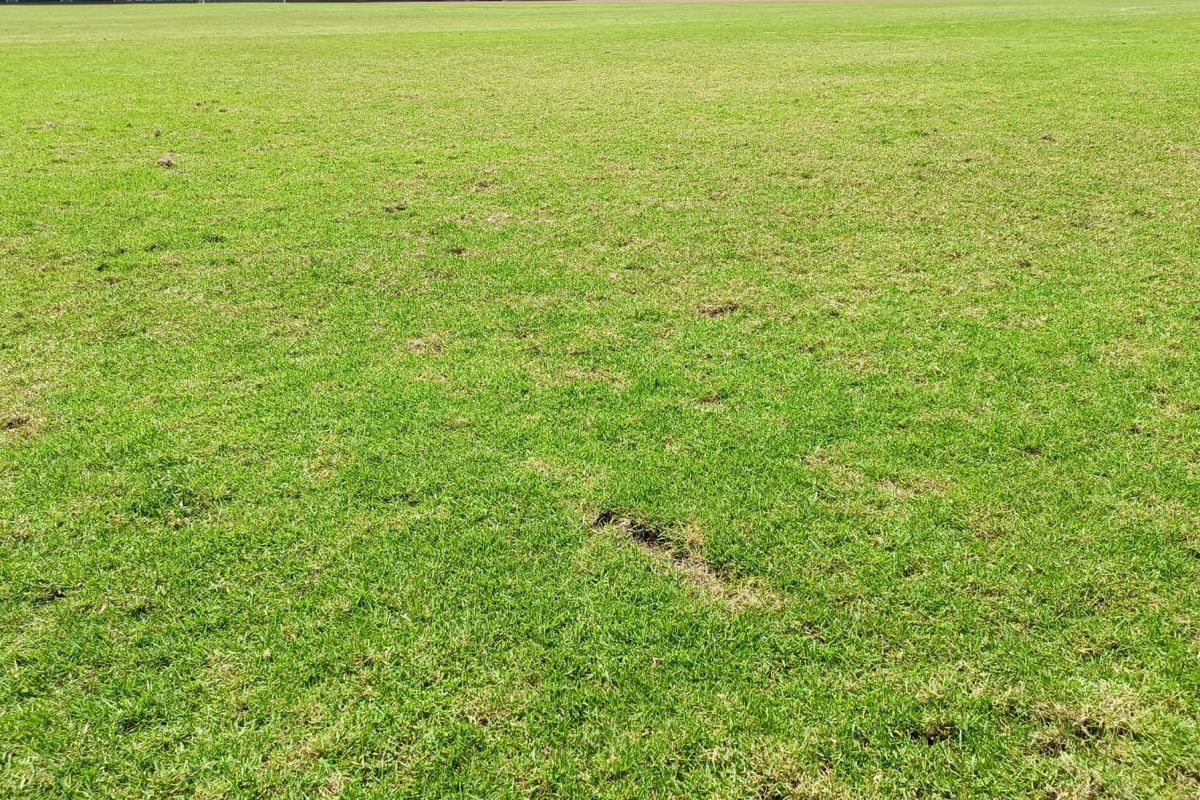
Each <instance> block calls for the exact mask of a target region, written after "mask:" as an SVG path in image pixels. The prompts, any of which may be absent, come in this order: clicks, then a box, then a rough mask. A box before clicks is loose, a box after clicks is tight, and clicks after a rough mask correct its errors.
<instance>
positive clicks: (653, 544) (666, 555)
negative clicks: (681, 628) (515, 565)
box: [591, 509, 780, 610]
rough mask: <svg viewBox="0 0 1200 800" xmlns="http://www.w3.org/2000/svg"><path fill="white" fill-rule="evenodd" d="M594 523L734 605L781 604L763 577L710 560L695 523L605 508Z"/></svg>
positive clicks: (705, 592)
mask: <svg viewBox="0 0 1200 800" xmlns="http://www.w3.org/2000/svg"><path fill="white" fill-rule="evenodd" d="M591 526H592V528H593V529H596V530H602V531H603V530H608V531H612V532H615V533H617V534H619V535H620V536H621V537H622V538H624V539H627V540H628V541H630V542H632V543H633V544H634V545H636V546H637V547H638V549H640V550H641V551H642V552H643V553H645V554H646V555H647V556H649V557H650V559H651V560H652V561H654V563H656V564H658V565H659V566H665V567H668V568H669V569H670V570H671V572H673V573H674V574H675V575H677V576H679V578H681V579H682V580H683V581H684V582H685V583H686V584H687V585H688V586H690V587H692V588H694V589H695V590H697V591H699V592H700V593H701V594H703V595H705V596H708V597H714V598H717V599H719V600H721V601H723V602H725V603H727V604H728V605H729V607H730V608H733V609H735V610H740V609H743V608H764V607H773V606H778V605H779V603H780V598H779V597H778V595H776V594H775V593H774V592H772V591H771V590H770V589H769V588H768V587H767V586H766V585H765V584H764V583H763V582H762V581H761V580H754V579H746V578H742V577H740V576H735V575H733V574H731V572H730V571H729V570H728V569H721V568H719V567H717V566H714V565H713V564H710V563H709V562H708V560H707V559H705V558H704V555H703V549H704V538H703V536H702V535H701V533H700V531H699V530H698V529H697V528H696V527H694V526H669V525H659V524H655V523H653V522H650V521H648V520H646V519H645V518H641V517H638V516H635V515H630V514H625V513H622V512H619V511H614V510H612V509H605V510H603V511H601V512H600V513H598V514H596V515H595V517H594V518H593V519H592V522H591Z"/></svg>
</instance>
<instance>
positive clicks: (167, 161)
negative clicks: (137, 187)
mask: <svg viewBox="0 0 1200 800" xmlns="http://www.w3.org/2000/svg"><path fill="white" fill-rule="evenodd" d="M154 163H155V164H157V165H158V166H160V167H162V168H163V169H173V168H174V167H175V156H174V154H172V153H164V154H163V155H161V156H159V157H158V160H157V161H155V162H154Z"/></svg>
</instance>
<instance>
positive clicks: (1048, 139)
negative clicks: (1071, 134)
mask: <svg viewBox="0 0 1200 800" xmlns="http://www.w3.org/2000/svg"><path fill="white" fill-rule="evenodd" d="M1042 141H1043V142H1057V141H1058V139H1055V138H1054V134H1053V133H1043V134H1042Z"/></svg>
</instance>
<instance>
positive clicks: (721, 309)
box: [696, 303, 742, 317]
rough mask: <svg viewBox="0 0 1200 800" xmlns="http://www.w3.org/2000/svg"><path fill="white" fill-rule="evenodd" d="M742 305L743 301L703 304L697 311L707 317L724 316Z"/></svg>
mask: <svg viewBox="0 0 1200 800" xmlns="http://www.w3.org/2000/svg"><path fill="white" fill-rule="evenodd" d="M741 307H742V304H741V303H713V304H707V305H702V306H700V307H698V308H697V309H696V311H697V312H699V313H700V314H702V315H704V316H706V317H723V316H725V315H727V314H732V313H733V312H735V311H737V310H738V309H739V308H741Z"/></svg>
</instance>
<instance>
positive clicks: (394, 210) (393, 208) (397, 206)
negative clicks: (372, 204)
mask: <svg viewBox="0 0 1200 800" xmlns="http://www.w3.org/2000/svg"><path fill="white" fill-rule="evenodd" d="M407 208H408V205H407V204H405V203H392V204H391V205H390V206H384V207H383V210H384V211H385V212H387V213H388V214H399V213H400V212H401V211H404V210H406V209H407Z"/></svg>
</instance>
